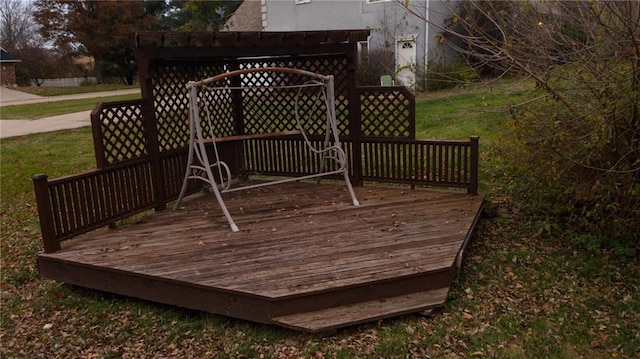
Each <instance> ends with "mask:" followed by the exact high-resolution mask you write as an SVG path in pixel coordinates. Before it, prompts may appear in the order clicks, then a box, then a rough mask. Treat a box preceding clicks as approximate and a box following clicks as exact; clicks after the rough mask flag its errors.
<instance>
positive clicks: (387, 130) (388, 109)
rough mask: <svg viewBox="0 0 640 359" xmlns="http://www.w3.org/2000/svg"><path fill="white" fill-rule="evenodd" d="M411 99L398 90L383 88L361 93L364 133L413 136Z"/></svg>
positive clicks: (383, 135)
mask: <svg viewBox="0 0 640 359" xmlns="http://www.w3.org/2000/svg"><path fill="white" fill-rule="evenodd" d="M411 106H412V103H411V99H410V98H408V97H407V96H406V95H405V94H404V93H403V92H401V91H397V90H391V91H382V89H378V90H375V91H374V90H371V91H362V92H361V93H360V111H361V113H362V135H364V136H379V137H407V138H408V137H410V136H411V129H410V126H411V123H412V120H413V119H412V118H411V110H410V108H411Z"/></svg>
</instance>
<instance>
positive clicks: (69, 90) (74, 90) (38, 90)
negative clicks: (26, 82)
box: [15, 84, 139, 96]
mask: <svg viewBox="0 0 640 359" xmlns="http://www.w3.org/2000/svg"><path fill="white" fill-rule="evenodd" d="M137 88H139V86H138V85H134V86H127V85H114V84H102V85H92V86H73V87H37V86H27V87H17V88H15V89H16V90H18V91H22V92H27V93H30V94H34V95H38V96H60V95H72V94H79V93H88V92H100V91H113V90H127V89H137Z"/></svg>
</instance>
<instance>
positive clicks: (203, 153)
mask: <svg viewBox="0 0 640 359" xmlns="http://www.w3.org/2000/svg"><path fill="white" fill-rule="evenodd" d="M190 85H191V84H190ZM189 96H190V100H191V101H190V102H191V103H196V102H195V101H197V98H198V89H197V88H196V87H195V86H191V87H190V91H189ZM194 130H195V131H194ZM189 131H190V135H189V156H188V159H187V170H186V173H185V176H184V181H183V182H182V189H181V190H180V195H179V196H178V199H177V200H176V204H175V205H174V206H173V208H174V209H177V208H178V207H179V206H180V203H181V202H182V199H183V198H184V195H185V193H186V191H187V186H188V181H189V179H191V178H196V179H200V180H202V181H204V182H207V183H209V185H211V189H212V190H213V194H214V195H215V197H216V200H217V201H218V205H219V206H220V209H222V213H223V214H224V217H225V218H226V220H227V222H228V223H229V227H231V230H232V231H233V232H238V231H239V230H240V229H239V228H238V226H237V225H236V224H235V222H234V221H233V218H232V217H231V214H230V213H229V209H227V205H226V204H225V203H224V200H223V199H222V195H221V194H220V190H219V189H218V185H217V183H216V181H215V178H214V176H213V172H212V171H211V167H212V165H211V164H210V162H209V156H208V155H207V150H206V147H205V144H204V141H203V137H202V128H201V127H200V115H199V113H198V111H196V109H195V108H194V107H193V106H190V109H189ZM196 137H197V138H196ZM196 141H197V145H196ZM213 145H214V146H215V142H214V144H213ZM216 153H217V152H216ZM194 154H195V155H197V157H198V159H199V160H200V162H201V163H202V166H198V165H194V164H193V160H194ZM215 165H217V166H220V165H221V162H220V161H219V160H218V161H217V162H216V164H215ZM194 169H197V170H204V171H205V173H206V174H207V178H203V177H201V176H197V175H194V174H192V171H193V170H194Z"/></svg>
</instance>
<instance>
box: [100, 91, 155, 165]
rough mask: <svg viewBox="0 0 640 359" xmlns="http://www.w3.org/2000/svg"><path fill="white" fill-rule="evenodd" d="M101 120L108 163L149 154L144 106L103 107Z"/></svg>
mask: <svg viewBox="0 0 640 359" xmlns="http://www.w3.org/2000/svg"><path fill="white" fill-rule="evenodd" d="M99 119H100V132H101V133H102V136H101V139H102V148H103V151H104V159H105V161H106V162H107V163H116V162H120V161H124V160H128V159H133V158H137V157H140V156H143V155H147V154H148V148H147V143H146V140H145V138H146V137H145V131H144V123H143V107H142V104H140V103H138V104H131V105H120V106H118V107H106V106H103V107H102V112H101V113H100V114H99Z"/></svg>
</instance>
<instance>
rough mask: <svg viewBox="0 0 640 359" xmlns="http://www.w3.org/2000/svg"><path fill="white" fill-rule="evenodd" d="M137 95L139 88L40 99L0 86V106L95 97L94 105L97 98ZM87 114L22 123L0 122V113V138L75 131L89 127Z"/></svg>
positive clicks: (26, 120)
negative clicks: (66, 130)
mask: <svg viewBox="0 0 640 359" xmlns="http://www.w3.org/2000/svg"><path fill="white" fill-rule="evenodd" d="M135 93H140V89H127V90H116V91H103V92H91V93H82V94H74V95H64V96H51V97H42V96H37V95H32V94H28V93H24V92H20V91H16V90H12V89H8V88H6V87H0V106H11V105H24V104H31V103H42V102H55V101H65V100H76V99H86V98H95V99H96V103H98V102H100V98H101V97H108V96H118V95H126V94H135ZM90 115H91V111H82V112H75V113H68V114H64V115H57V116H51V117H44V118H39V119H31V120H30V119H25V120H3V119H2V111H1V110H0V138H8V137H15V136H24V135H28V134H31V133H42V132H51V131H58V130H65V129H70V128H78V127H83V126H90V125H91V119H90Z"/></svg>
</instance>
